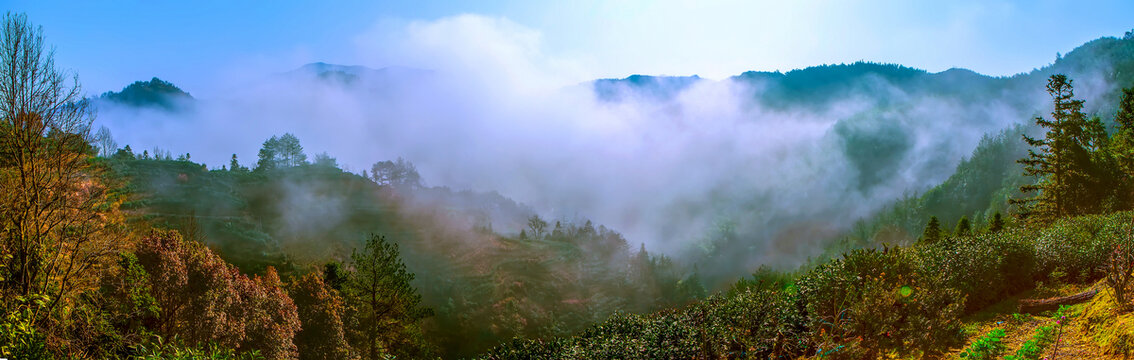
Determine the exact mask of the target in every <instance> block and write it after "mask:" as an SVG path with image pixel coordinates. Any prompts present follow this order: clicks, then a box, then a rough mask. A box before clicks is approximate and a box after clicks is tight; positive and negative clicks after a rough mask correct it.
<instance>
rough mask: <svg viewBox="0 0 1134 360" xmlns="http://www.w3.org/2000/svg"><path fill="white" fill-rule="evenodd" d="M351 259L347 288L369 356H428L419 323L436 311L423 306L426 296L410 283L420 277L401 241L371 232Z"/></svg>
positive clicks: (360, 346) (357, 337)
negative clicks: (403, 257)
mask: <svg viewBox="0 0 1134 360" xmlns="http://www.w3.org/2000/svg"><path fill="white" fill-rule="evenodd" d="M351 260H352V261H351V265H352V266H353V269H352V270H353V271H352V272H351V273H350V274H349V275H348V276H347V281H346V282H345V283H344V284H343V291H344V293H345V297H346V299H347V302H348V303H350V305H351V307H352V308H353V309H354V311H355V316H356V320H357V324H356V326H357V328H355V329H354V330H355V331H354V333H355V336H354V337H353V340H354V342H355V343H358V344H357V345H356V348H357V349H359V350H360V351H362V352H364V353H365V354H366V356H367V358H368V359H381V358H383V356H384V353H385V352H387V351H389V352H392V353H394V355H398V357H399V358H401V357H405V358H419V357H422V355H424V354H423V352H424V351H425V349H426V348H425V345H424V340H423V339H422V338H421V333H420V329H419V328H418V321H419V320H421V319H423V318H425V317H427V316H429V315H431V312H430V310H429V309H428V308H422V307H421V295H420V294H418V292H417V290H415V289H414V288H413V286H411V285H410V282H411V281H413V278H414V275H413V273H411V272H409V271H408V270H406V265H405V264H404V263H402V260H401V258H400V257H399V251H398V245H397V244H394V243H391V242H387V241H386V238H385V237H383V236H378V235H371V236H370V238H369V239H367V241H366V246H365V247H364V248H363V249H362V251H361V252H360V251H357V250H355V251H353V252H352V253H351Z"/></svg>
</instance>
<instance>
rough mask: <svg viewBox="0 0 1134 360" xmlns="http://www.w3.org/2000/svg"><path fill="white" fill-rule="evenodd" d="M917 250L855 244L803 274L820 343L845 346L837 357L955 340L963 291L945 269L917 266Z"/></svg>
mask: <svg viewBox="0 0 1134 360" xmlns="http://www.w3.org/2000/svg"><path fill="white" fill-rule="evenodd" d="M915 255H916V254H914V253H913V252H912V251H911V250H909V249H901V248H893V249H890V248H887V249H882V250H874V249H870V250H855V251H852V252H850V253H848V254H844V255H843V258H842V259H837V260H834V261H831V262H828V263H826V264H822V265H819V266H818V267H816V268H815V269H813V270H812V271H810V272H808V273H806V274H805V275H804V276H803V277H801V278H800V280H799V282H798V287H799V293H800V297H801V300H802V302H803V303H804V304H805V305H804V306H805V308H806V313H807V315H808V325H809V328H810V330H811V331H810V334H811V337H812V338H811V342H812V343H814V344H815V346H816V348H818V349H835V348H838V347H841V350H839V351H837V352H835V353H833V354H832V356H836V357H855V356H859V355H858V354H859V353H861V356H865V357H875V356H877V355H878V354H880V353H882V352H883V351H899V352H909V351H912V350H922V351H930V350H932V349H935V348H940V347H941V345H944V344H948V343H951V342H953V341H956V340H957V339H958V337H957V334H958V329H959V325H960V322H959V318H960V315H961V310H962V306H963V297H962V296H961V294H960V292H958V291H957V290H955V289H951V288H949V287H946V286H943V285H944V284H943V283H942V281H941V278H940V277H939V275H937V274H939V270H934V271H931V272H930V271H925V272H922V271H918V270H920V269H919V268H918V267H917V263H918V261H917V260H918V257H916V256H915ZM828 351H829V350H828ZM838 353H844V354H848V355H845V356H843V355H837V354H838ZM849 354H855V355H849Z"/></svg>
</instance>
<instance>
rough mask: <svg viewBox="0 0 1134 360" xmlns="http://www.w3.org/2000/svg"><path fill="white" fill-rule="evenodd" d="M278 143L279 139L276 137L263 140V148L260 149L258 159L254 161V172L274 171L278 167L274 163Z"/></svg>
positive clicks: (275, 162)
mask: <svg viewBox="0 0 1134 360" xmlns="http://www.w3.org/2000/svg"><path fill="white" fill-rule="evenodd" d="M279 142H280V139H279V138H278V137H276V136H272V137H271V138H268V140H264V146H261V147H260V154H259V156H260V159H259V160H257V161H256V171H268V170H275V169H276V168H277V167H278V166H279V165H278V163H277V161H276V158H277V156H278V155H276V151H277V150H278V149H279Z"/></svg>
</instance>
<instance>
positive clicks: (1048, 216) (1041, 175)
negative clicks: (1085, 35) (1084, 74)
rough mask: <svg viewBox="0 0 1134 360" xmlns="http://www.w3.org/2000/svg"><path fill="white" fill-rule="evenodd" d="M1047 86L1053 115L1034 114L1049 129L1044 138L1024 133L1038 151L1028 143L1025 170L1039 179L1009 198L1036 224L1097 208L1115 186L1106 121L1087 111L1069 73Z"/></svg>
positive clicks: (1055, 78)
mask: <svg viewBox="0 0 1134 360" xmlns="http://www.w3.org/2000/svg"><path fill="white" fill-rule="evenodd" d="M1047 92H1048V93H1049V94H1050V95H1051V97H1052V101H1053V103H1054V110H1053V111H1052V113H1051V116H1052V119H1051V120H1048V119H1045V118H1043V117H1036V118H1035V122H1036V124H1038V125H1039V126H1041V127H1043V128H1046V129H1047V133H1046V134H1045V137H1044V138H1042V139H1035V138H1032V137H1030V136H1027V135H1023V138H1024V141H1025V142H1026V143H1027V144H1028V145H1029V146H1032V147H1035V148H1038V149H1039V152H1036V150H1035V149H1029V150H1028V157H1026V158H1023V159H1020V160H1019V161H1018V162H1019V163H1021V164H1023V165H1024V174H1025V175H1027V176H1033V177H1036V178H1037V180H1038V182H1037V183H1036V184H1031V185H1024V186H1021V187H1020V191H1021V192H1023V193H1025V194H1034V195H1032V196H1031V197H1028V198H1021V199H1011V200H1010V203H1011V204H1013V205H1016V206H1018V207H1019V211H1018V212H1017V215H1018V216H1019V217H1020V218H1021V219H1023V220H1025V221H1028V222H1030V223H1033V224H1045V223H1048V222H1051V221H1052V220H1054V219H1056V218H1059V217H1063V216H1069V215H1079V214H1086V213H1092V212H1097V211H1099V210H1100V209H1101V205H1102V203H1103V201H1104V200H1105V199H1106V194H1108V193H1109V192H1110V189H1106V188H1104V187H1105V185H1104V184H1105V182H1106V181H1107V180H1106V179H1105V178H1106V176H1104V175H1105V173H1106V170H1105V166H1104V165H1105V157H1106V154H1105V152H1103V151H1101V150H1102V149H1103V148H1104V147H1105V146H1106V136H1105V131H1102V125H1101V123H1100V122H1099V121H1098V120H1097V119H1090V120H1088V119H1087V116H1086V115H1085V114H1083V111H1082V109H1083V100H1075V99H1074V96H1075V94H1074V89H1073V87H1072V84H1071V80H1070V79H1068V78H1067V76H1065V75H1062V74H1059V75H1052V76H1051V78H1050V79H1049V80H1048V84H1047ZM1100 168H1103V169H1100Z"/></svg>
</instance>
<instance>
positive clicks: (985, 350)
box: [961, 329, 1005, 360]
mask: <svg viewBox="0 0 1134 360" xmlns="http://www.w3.org/2000/svg"><path fill="white" fill-rule="evenodd" d="M1004 350H1005V349H1004V329H993V330H992V331H989V332H988V334H985V335H984V336H982V337H981V338H980V339H977V340H976V341H973V343H972V344H971V345H969V347H968V348H965V351H962V352H961V358H962V359H973V360H992V359H995V358H998V357H1000V354H1003V353H1004Z"/></svg>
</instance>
